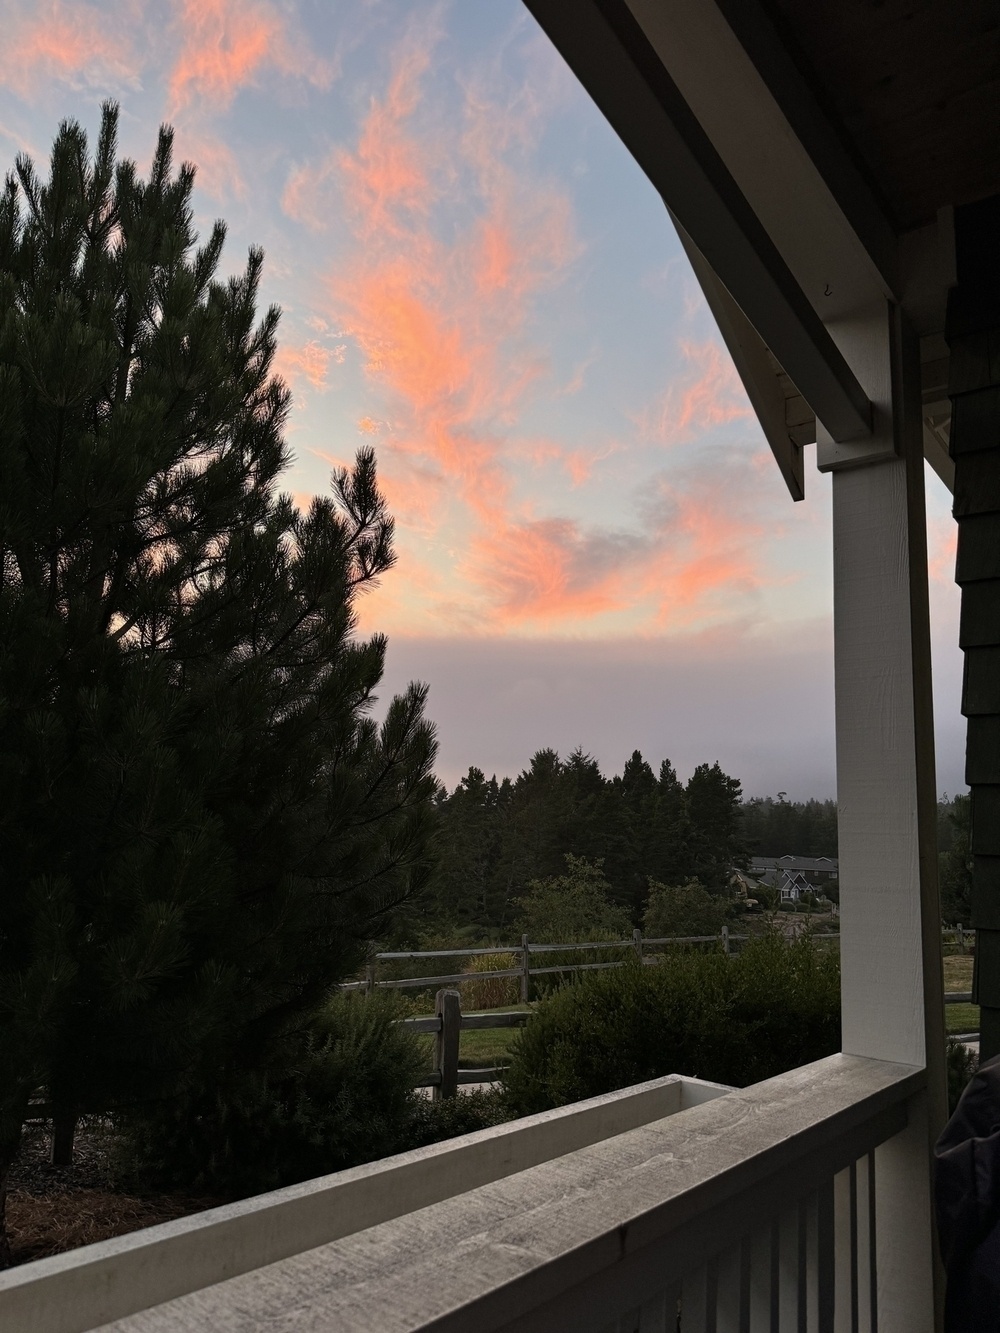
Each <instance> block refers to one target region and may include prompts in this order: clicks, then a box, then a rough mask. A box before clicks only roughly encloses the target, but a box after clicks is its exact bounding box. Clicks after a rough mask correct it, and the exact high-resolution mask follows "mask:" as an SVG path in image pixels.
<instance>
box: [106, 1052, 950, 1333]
mask: <svg viewBox="0 0 1000 1333" xmlns="http://www.w3.org/2000/svg"><path fill="white" fill-rule="evenodd" d="M923 1084H924V1071H923V1070H921V1069H917V1068H915V1067H913V1066H908V1065H897V1064H889V1063H888V1062H885V1061H878V1060H868V1059H864V1058H862V1057H859V1056H845V1055H840V1056H830V1057H828V1058H827V1059H825V1060H820V1061H817V1062H815V1063H814V1064H812V1065H805V1066H803V1067H802V1068H800V1069H796V1070H793V1071H792V1072H791V1073H788V1074H783V1075H781V1076H779V1077H778V1078H774V1079H769V1080H767V1081H766V1082H764V1083H759V1084H755V1085H754V1086H752V1087H749V1088H743V1089H739V1090H736V1091H733V1092H731V1093H729V1094H728V1095H727V1096H725V1097H719V1098H717V1099H716V1100H714V1101H711V1102H707V1103H705V1104H703V1105H701V1106H696V1107H693V1108H691V1109H690V1110H688V1111H687V1112H685V1114H684V1115H683V1116H677V1117H672V1118H667V1119H665V1120H659V1121H654V1122H653V1123H651V1124H647V1125H645V1126H643V1127H641V1128H639V1129H635V1130H632V1131H629V1132H627V1133H624V1134H620V1135H618V1136H617V1137H616V1138H614V1139H612V1140H606V1141H604V1142H603V1143H601V1144H600V1145H599V1146H596V1147H588V1148H582V1149H579V1150H578V1151H576V1152H572V1153H569V1154H567V1155H565V1156H563V1157H560V1158H557V1159H555V1160H553V1161H548V1162H545V1163H542V1164H541V1165H539V1166H535V1167H532V1168H529V1169H528V1170H527V1171H522V1172H521V1173H520V1174H518V1175H516V1176H512V1177H507V1178H505V1179H503V1180H500V1181H497V1182H495V1183H493V1184H491V1185H490V1186H489V1187H488V1188H486V1189H473V1190H470V1191H468V1192H467V1193H465V1194H462V1195H459V1196H457V1197H455V1198H451V1199H448V1200H446V1201H444V1202H442V1203H440V1204H438V1205H437V1206H436V1207H435V1208H434V1209H432V1210H423V1211H421V1212H418V1213H411V1214H409V1215H406V1216H402V1217H399V1218H396V1219H395V1220H393V1221H390V1222H386V1223H384V1224H383V1225H382V1226H380V1227H378V1228H377V1229H375V1230H368V1231H367V1232H365V1233H364V1234H363V1235H354V1236H347V1237H345V1238H343V1239H342V1240H338V1241H334V1242H332V1243H331V1244H328V1245H321V1246H319V1247H317V1248H316V1249H313V1250H310V1251H308V1252H307V1253H304V1254H298V1255H296V1256H295V1257H294V1258H292V1259H288V1260H284V1261H281V1262H278V1263H275V1264H272V1265H271V1266H270V1268H269V1270H268V1280H267V1282H266V1283H262V1282H260V1281H259V1280H258V1279H257V1278H256V1276H255V1275H254V1274H253V1273H248V1274H247V1275H246V1276H245V1277H238V1278H233V1279H231V1280H230V1281H229V1282H225V1283H222V1284H220V1285H218V1286H215V1287H210V1288H208V1289H206V1290H203V1291H200V1292H198V1293H197V1294H196V1295H194V1296H190V1297H181V1298H179V1299H178V1300H175V1301H172V1302H170V1304H169V1305H168V1306H160V1307H157V1308H154V1309H152V1310H146V1311H144V1312H143V1313H142V1314H141V1315H138V1316H134V1317H132V1318H127V1319H124V1320H122V1321H121V1323H120V1324H119V1325H117V1326H116V1327H117V1330H118V1333H139V1331H140V1330H141V1333H173V1330H175V1329H176V1328H178V1327H183V1328H185V1329H186V1330H188V1333H209V1330H212V1333H215V1330H218V1329H223V1328H235V1327H236V1326H237V1325H236V1324H235V1323H234V1322H233V1312H234V1311H235V1310H238V1311H239V1327H241V1328H251V1327H263V1326H264V1325H265V1323H266V1322H267V1315H268V1313H269V1312H274V1311H276V1310H288V1309H295V1310H296V1312H297V1318H298V1319H299V1320H300V1322H301V1326H302V1327H303V1328H305V1327H319V1326H320V1324H321V1323H322V1325H323V1326H324V1327H326V1326H328V1324H329V1323H330V1321H331V1319H332V1320H333V1321H334V1322H335V1323H336V1326H337V1329H338V1330H339V1333H368V1330H370V1329H372V1328H386V1329H389V1328H391V1329H393V1330H396V1333H410V1331H415V1330H419V1329H428V1328H434V1329H435V1330H437V1331H438V1333H459V1330H465V1329H468V1328H469V1327H473V1326H474V1327H476V1328H477V1329H478V1330H481V1333H489V1330H496V1329H500V1328H502V1327H506V1326H507V1325H509V1324H513V1323H514V1322H515V1321H517V1320H518V1319H519V1318H522V1317H524V1316H526V1315H528V1314H529V1313H530V1312H531V1311H537V1310H539V1308H540V1307H542V1306H544V1304H545V1303H546V1302H547V1301H549V1300H555V1299H559V1300H562V1299H563V1297H564V1296H565V1295H567V1294H571V1293H572V1291H573V1288H574V1287H576V1286H578V1285H580V1284H583V1283H585V1282H586V1281H588V1280H589V1279H591V1278H593V1277H594V1276H595V1275H597V1274H599V1273H602V1272H610V1271H611V1270H615V1269H619V1266H620V1265H621V1264H622V1261H623V1260H628V1259H630V1258H632V1257H633V1256H636V1257H638V1256H639V1255H640V1254H641V1253H645V1254H647V1255H648V1254H650V1253H655V1255H656V1260H657V1263H658V1265H659V1267H660V1276H661V1277H662V1279H663V1280H664V1281H665V1282H669V1281H671V1280H672V1278H673V1275H672V1273H671V1272H667V1271H666V1269H667V1268H669V1267H670V1265H671V1264H677V1263H680V1262H681V1261H682V1260H683V1261H684V1262H685V1263H687V1264H689V1263H690V1262H691V1259H692V1256H691V1255H686V1256H685V1255H682V1254H681V1253H680V1251H682V1250H683V1249H684V1248H685V1246H684V1245H680V1246H678V1247H677V1253H676V1254H674V1253H671V1252H668V1250H666V1249H665V1248H664V1247H663V1245H662V1242H664V1241H666V1240H667V1239H668V1238H671V1237H673V1236H678V1235H681V1234H682V1233H683V1235H685V1236H688V1235H692V1234H695V1233H698V1232H699V1229H701V1230H704V1229H705V1228H704V1227H702V1226H701V1224H702V1222H705V1223H706V1224H707V1223H711V1224H712V1227H714V1228H716V1229H715V1230H714V1231H710V1233H709V1235H710V1238H709V1240H707V1241H706V1242H705V1243H706V1244H708V1243H711V1244H714V1243H716V1242H717V1241H719V1240H724V1237H725V1234H726V1228H727V1227H729V1226H731V1225H737V1224H738V1225H745V1224H746V1223H747V1222H748V1220H749V1219H751V1218H752V1215H753V1214H752V1212H751V1209H752V1208H754V1207H756V1208H757V1210H758V1215H759V1213H760V1211H761V1205H762V1204H764V1205H765V1206H773V1207H774V1208H777V1207H780V1206H781V1205H782V1204H787V1202H789V1198H790V1196H789V1195H788V1194H786V1193H783V1192H782V1191H784V1190H788V1191H791V1192H792V1193H791V1197H794V1196H795V1192H796V1191H799V1190H801V1191H802V1192H803V1194H804V1193H805V1192H807V1191H808V1190H810V1189H812V1188H815V1187H816V1184H817V1182H818V1181H819V1180H820V1179H827V1178H829V1175H831V1174H832V1173H834V1172H835V1171H837V1170H840V1169H842V1168H843V1167H844V1166H846V1165H847V1164H848V1162H850V1161H853V1160H856V1158H857V1156H859V1155H861V1154H863V1153H864V1152H867V1151H869V1150H870V1148H871V1147H873V1146H875V1144H877V1143H878V1142H880V1141H883V1140H884V1139H885V1138H886V1137H888V1136H890V1135H891V1134H894V1133H897V1132H898V1131H899V1130H900V1129H901V1128H902V1127H903V1126H904V1125H905V1123H906V1114H905V1099H906V1098H907V1097H908V1096H910V1095H911V1094H912V1093H914V1092H916V1091H918V1090H919V1089H920V1088H921V1087H922V1086H923ZM778 1196H780V1197H778ZM729 1218H732V1222H730V1221H728V1220H727V1219H729ZM693 1222H697V1223H698V1226H695V1227H694V1228H693V1229H692V1223H693ZM719 1228H721V1230H719ZM656 1242H661V1244H660V1245H659V1246H658V1247H657V1249H656V1250H655V1251H651V1250H650V1248H649V1247H650V1245H651V1244H654V1245H655V1244H656ZM568 1326H569V1325H568V1324H567V1323H566V1322H565V1320H563V1321H561V1323H560V1327H568Z"/></svg>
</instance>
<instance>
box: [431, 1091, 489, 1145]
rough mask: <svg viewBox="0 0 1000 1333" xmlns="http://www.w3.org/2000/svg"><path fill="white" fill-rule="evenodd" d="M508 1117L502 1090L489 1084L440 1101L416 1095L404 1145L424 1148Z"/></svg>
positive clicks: (485, 1127) (470, 1132)
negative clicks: (490, 1086) (416, 1098)
mask: <svg viewBox="0 0 1000 1333" xmlns="http://www.w3.org/2000/svg"><path fill="white" fill-rule="evenodd" d="M509 1119H510V1110H509V1107H508V1105H507V1101H506V1099H505V1097H504V1096H503V1094H502V1093H501V1092H499V1091H496V1090H495V1089H492V1088H473V1089H472V1090H470V1091H468V1092H462V1093H459V1095H458V1096H457V1097H448V1098H446V1099H444V1100H442V1101H439V1102H432V1101H430V1100H428V1099H426V1098H422V1097H421V1098H419V1099H418V1100H417V1101H416V1103H415V1105H414V1109H413V1114H412V1116H411V1119H410V1124H409V1129H408V1131H407V1142H406V1147H407V1148H423V1147H424V1146H425V1145H426V1144H428V1143H440V1142H441V1140H442V1139H453V1138H456V1137H457V1136H458V1135H459V1134H472V1133H473V1132H474V1131H475V1130H477V1129H488V1128H489V1127H490V1126H491V1125H499V1124H502V1123H503V1122H504V1121H505V1120H509Z"/></svg>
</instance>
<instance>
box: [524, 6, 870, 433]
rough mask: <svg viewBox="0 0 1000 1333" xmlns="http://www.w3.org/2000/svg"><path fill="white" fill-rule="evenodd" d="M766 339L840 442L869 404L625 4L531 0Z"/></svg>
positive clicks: (863, 424) (865, 423)
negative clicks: (569, 3)
mask: <svg viewBox="0 0 1000 1333" xmlns="http://www.w3.org/2000/svg"><path fill="white" fill-rule="evenodd" d="M525 3H526V4H527V7H528V8H529V9H530V10H531V12H532V14H534V16H535V18H536V19H537V20H538V22H539V24H540V25H541V27H542V28H543V29H544V30H545V32H547V33H548V35H549V37H550V38H551V39H552V41H553V43H554V44H555V46H556V48H557V49H558V50H559V51H560V52H561V53H562V55H563V56H564V58H565V59H566V61H567V63H568V64H569V65H570V67H571V69H573V71H574V72H575V73H576V75H577V76H578V78H579V79H580V80H581V82H582V83H583V85H584V87H585V88H586V89H587V91H588V92H589V93H590V95H591V96H592V97H593V99H594V101H595V102H596V103H597V105H598V106H599V107H600V109H601V111H602V112H603V113H604V115H605V117H606V118H607V120H608V122H609V123H610V124H611V126H612V128H613V129H614V130H615V131H616V132H617V134H618V135H619V137H620V138H621V139H622V141H623V142H624V144H625V146H626V147H627V148H628V150H629V152H630V153H631V154H632V156H633V157H634V158H635V159H636V161H637V162H638V164H639V166H640V167H641V168H642V169H643V171H644V172H645V173H646V175H647V176H648V177H649V179H650V181H651V182H652V184H653V185H654V187H655V188H656V189H657V190H658V191H659V193H660V195H661V196H662V198H663V200H664V202H665V203H666V205H667V207H668V208H669V209H670V212H671V213H672V214H673V215H674V217H675V218H676V219H677V221H678V222H679V223H680V224H681V226H682V227H683V228H684V230H685V231H686V232H687V234H688V235H689V236H690V238H691V240H692V241H693V242H694V245H695V246H696V247H697V249H698V250H699V251H700V252H701V254H702V255H703V256H704V259H705V261H706V263H707V264H708V265H709V267H710V268H711V269H712V271H713V272H714V273H715V274H716V276H717V277H718V279H719V281H720V282H721V283H722V285H723V286H724V287H725V289H726V290H727V291H728V293H729V295H730V296H731V297H732V299H733V300H734V301H735V303H736V305H737V306H738V307H739V308H740V310H742V312H743V314H744V315H745V316H746V318H747V319H748V320H749V322H750V323H751V324H752V325H753V327H754V328H755V329H756V330H757V332H758V334H759V335H760V337H761V339H762V341H763V343H764V344H765V346H766V347H768V348H769V349H770V351H771V352H772V353H773V355H774V356H775V358H776V359H777V361H778V362H779V363H780V365H781V366H782V367H783V369H784V370H785V371H786V372H787V374H788V375H789V376H790V377H791V379H792V381H793V382H794V384H795V385H796V386H797V388H798V390H799V391H800V393H801V394H802V396H803V397H804V398H805V399H806V401H807V402H808V403H809V405H810V407H811V408H812V409H813V411H814V413H815V415H816V417H817V418H818V419H819V420H820V421H822V423H823V425H824V426H825V428H826V430H827V431H828V432H829V433H830V435H831V436H832V438H833V439H834V440H836V441H838V442H841V441H847V440H857V439H862V438H864V437H866V436H868V435H870V434H871V430H872V409H871V403H870V402H869V400H868V397H867V395H866V393H865V391H864V389H863V388H862V387H861V385H860V384H859V383H858V380H857V378H856V377H855V375H854V373H853V372H852V370H851V368H850V366H848V364H847V362H846V360H845V359H844V357H843V356H842V354H841V352H840V350H839V349H838V347H837V345H836V344H835V343H834V341H833V339H832V338H831V337H830V334H829V333H828V331H827V329H826V328H825V326H824V324H823V322H822V320H821V319H820V317H819V316H818V315H817V313H816V311H815V310H814V308H813V306H812V304H811V303H810V301H809V299H808V298H807V297H806V295H805V293H804V292H803V291H802V288H801V287H800V286H799V284H798V282H797V281H796V280H795V277H794V276H793V274H792V273H791V271H790V269H789V268H788V265H787V264H786V263H785V261H784V259H783V258H782V257H781V255H780V253H779V252H778V250H777V247H776V246H775V245H774V243H773V241H772V240H771V238H770V237H769V236H768V234H767V232H766V231H765V229H764V227H763V226H762V224H761V222H760V220H759V219H758V217H757V215H756V214H755V213H754V211H753V209H752V208H751V207H750V204H749V203H748V202H747V200H746V197H745V196H744V195H743V193H742V191H741V190H740V188H739V186H738V185H737V184H736V182H735V180H734V179H733V177H732V175H731V174H730V172H729V171H728V169H727V168H726V166H725V164H724V163H723V161H722V159H721V158H720V156H719V154H718V152H717V151H716V150H715V148H714V147H713V145H712V143H711V141H710V140H709V138H708V136H707V134H706V133H705V131H704V130H703V129H702V127H701V125H700V124H699V122H698V121H697V119H696V118H695V116H694V114H693V112H692V111H691V109H690V107H689V106H688V104H687V102H686V101H685V100H684V98H683V96H682V95H681V93H680V90H679V89H678V88H677V85H676V84H675V83H674V81H673V79H671V77H670V75H669V74H668V72H667V70H666V69H665V68H664V66H663V63H662V61H661V60H660V58H659V57H658V56H657V54H656V52H655V51H654V50H653V48H652V46H651V45H650V43H649V41H648V40H647V38H646V36H645V34H644V32H643V31H642V29H641V27H640V26H639V24H638V22H637V21H636V19H635V17H634V15H633V14H632V12H631V11H630V10H629V8H628V6H627V5H626V4H625V3H624V0H576V3H574V4H572V5H567V4H566V3H565V0H525Z"/></svg>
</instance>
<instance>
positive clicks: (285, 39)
mask: <svg viewBox="0 0 1000 1333" xmlns="http://www.w3.org/2000/svg"><path fill="white" fill-rule="evenodd" d="M175 24H176V27H177V29H178V30H179V32H180V35H181V44H180V49H179V51H178V53H177V56H176V58H175V60H174V62H173V64H172V66H171V68H170V72H169V74H168V76H167V92H168V105H169V110H170V114H171V115H175V114H176V113H177V112H178V111H180V110H182V109H183V108H185V107H188V106H190V105H191V104H192V103H194V102H201V103H204V104H207V105H210V106H212V107H215V108H221V109H224V108H226V107H228V106H229V105H230V104H231V103H232V101H233V99H234V97H235V96H236V94H237V93H238V92H239V91H240V89H241V88H243V87H246V86H247V85H249V84H252V83H253V82H255V81H256V80H257V79H258V78H259V77H260V76H261V75H262V74H263V73H264V72H265V71H267V70H268V69H272V70H276V71H277V72H278V73H279V74H282V75H285V76H290V77H295V78H299V79H304V80H305V81H306V82H307V83H310V84H313V85H314V86H316V87H319V88H325V87H327V86H328V85H329V84H330V82H331V81H332V79H333V77H334V73H335V68H334V65H333V64H332V63H331V62H329V61H327V60H324V59H322V58H321V57H319V56H317V55H316V54H315V53H314V52H313V51H312V50H311V49H310V46H309V43H308V41H307V40H306V38H305V36H304V35H303V34H302V33H300V32H298V31H297V30H296V29H295V27H294V25H293V22H292V20H291V18H290V16H289V14H288V12H287V10H286V9H284V8H279V7H278V6H276V5H273V4H269V3H267V2H266V0H178V3H177V4H176V10H175Z"/></svg>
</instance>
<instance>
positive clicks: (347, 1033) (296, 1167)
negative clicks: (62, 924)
mask: <svg viewBox="0 0 1000 1333" xmlns="http://www.w3.org/2000/svg"><path fill="white" fill-rule="evenodd" d="M398 1016H399V1009H398V1005H397V1003H396V1001H395V997H393V996H391V995H387V994H385V993H384V992H377V991H376V992H375V993H374V994H373V995H351V994H344V995H339V996H337V997H336V998H335V999H334V1000H332V1001H331V1002H330V1004H329V1006H328V1007H327V1009H326V1010H325V1012H324V1013H323V1014H322V1015H320V1017H319V1018H317V1019H316V1020H315V1022H314V1023H313V1025H312V1026H311V1027H310V1028H309V1029H308V1030H307V1031H306V1032H304V1033H301V1034H297V1035H296V1036H294V1037H290V1038H289V1043H290V1049H289V1051H288V1052H287V1054H288V1063H287V1065H286V1066H285V1067H283V1069H282V1070H281V1071H280V1072H278V1073H274V1074H271V1075H267V1074H260V1073H256V1074H254V1075H247V1076H242V1077H241V1076H240V1074H239V1071H225V1070H223V1071H220V1078H219V1080H218V1082H217V1083H216V1084H215V1086H213V1087H204V1088H200V1089H197V1090H192V1091H191V1092H190V1093H189V1094H188V1095H187V1096H185V1097H183V1098H179V1099H177V1100H175V1101H172V1102H171V1103H169V1104H164V1105H162V1106H159V1107H155V1108H152V1109H147V1110H146V1111H145V1112H144V1113H143V1114H142V1115H140V1116H137V1117H134V1118H132V1119H130V1120H129V1121H128V1122H126V1123H125V1124H123V1126H122V1130H123V1140H124V1144H123V1152H122V1157H121V1170H122V1174H123V1175H124V1176H125V1177H126V1179H127V1180H128V1181H129V1183H131V1184H132V1185H133V1186H136V1185H138V1186H140V1187H149V1186H153V1187H156V1188H179V1189H183V1190H185V1191H191V1192H200V1193H205V1194H210V1195H213V1196H217V1197H226V1198H239V1197H243V1196H245V1195H248V1194H256V1193H260V1192H262V1191H264V1190H269V1189H275V1188H277V1187H279V1186H281V1185H290V1184H294V1183H295V1182H296V1181H300V1180H307V1179H310V1178H312V1177H314V1176H320V1175H325V1174H326V1173H327V1172H330V1171H339V1170H341V1169H343V1168H344V1167H348V1166H355V1165H357V1164H358V1163H361V1162H368V1161H372V1160H374V1159H375V1158H379V1157H384V1156H387V1155H388V1154H390V1153H394V1152H399V1151H401V1150H402V1149H404V1148H408V1147H410V1146H411V1140H412V1138H413V1136H414V1134H415V1133H416V1132H417V1128H418V1127H415V1123H414V1118H415V1116H419V1113H420V1107H419V1106H418V1098H417V1095H416V1094H415V1093H414V1091H413V1084H414V1081H415V1080H416V1078H417V1077H418V1076H419V1074H420V1073H421V1072H422V1070H423V1064H424V1061H423V1053H422V1051H421V1048H420V1045H419V1043H418V1042H417V1041H416V1040H415V1038H414V1037H413V1035H412V1034H411V1033H409V1032H408V1031H407V1030H406V1029H405V1028H401V1027H399V1026H397V1025H396V1023H395V1019H396V1018H397V1017H398ZM420 1124H421V1125H422V1124H423V1122H422V1121H421V1122H420ZM456 1132H462V1131H456ZM426 1141H428V1142H429V1141H431V1140H429V1139H428V1140H426Z"/></svg>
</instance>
